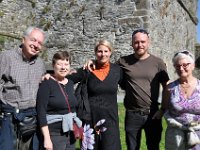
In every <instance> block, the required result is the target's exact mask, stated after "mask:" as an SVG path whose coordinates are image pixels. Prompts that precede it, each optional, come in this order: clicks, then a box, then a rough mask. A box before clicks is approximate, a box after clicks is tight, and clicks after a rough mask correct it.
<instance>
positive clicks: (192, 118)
mask: <svg viewBox="0 0 200 150" xmlns="http://www.w3.org/2000/svg"><path fill="white" fill-rule="evenodd" d="M169 87H170V93H171V96H170V102H169V113H170V115H171V117H173V118H174V119H175V120H176V121H178V122H180V123H182V124H184V125H187V124H189V123H191V122H196V121H198V122H200V80H198V81H197V86H196V88H195V90H194V91H193V93H192V95H191V96H190V97H188V98H185V97H184V93H183V92H182V91H181V88H180V84H179V81H178V80H176V81H174V82H172V83H170V86H169Z"/></svg>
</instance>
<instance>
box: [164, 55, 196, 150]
mask: <svg viewBox="0 0 200 150" xmlns="http://www.w3.org/2000/svg"><path fill="white" fill-rule="evenodd" d="M172 62H173V65H174V68H175V70H176V73H177V75H178V76H179V78H178V79H177V80H175V81H173V82H171V83H170V84H169V85H168V88H167V91H166V98H167V99H166V101H164V103H163V104H164V105H163V106H164V107H165V108H166V113H165V115H164V116H165V119H166V121H167V123H168V127H167V130H166V138H165V140H166V141H165V142H166V143H165V148H166V150H197V149H198V150H199V149H200V140H199V137H200V80H198V79H197V78H195V77H194V76H193V73H192V72H193V70H194V68H195V63H194V57H193V55H192V54H191V53H190V52H189V51H181V52H178V53H176V54H175V55H174V57H173V59H172Z"/></svg>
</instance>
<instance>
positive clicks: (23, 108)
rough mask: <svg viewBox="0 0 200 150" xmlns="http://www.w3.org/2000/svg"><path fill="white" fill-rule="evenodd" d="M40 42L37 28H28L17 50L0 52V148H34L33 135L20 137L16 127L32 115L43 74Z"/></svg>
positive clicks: (33, 115)
mask: <svg viewBox="0 0 200 150" xmlns="http://www.w3.org/2000/svg"><path fill="white" fill-rule="evenodd" d="M44 42H45V33H44V32H43V31H42V30H41V29H39V28H36V27H29V28H28V29H27V30H26V32H25V33H24V36H23V39H22V44H21V46H20V47H19V49H16V50H7V51H3V52H1V53H0V115H1V117H0V123H1V126H0V147H1V150H13V149H20V150H28V149H31V150H32V149H34V147H35V148H36V149H38V147H37V146H36V145H35V143H34V142H33V141H32V140H33V139H35V136H34V135H35V134H34V133H33V134H31V135H30V136H26V137H24V135H21V134H19V132H18V131H19V130H18V127H19V123H20V122H22V121H23V119H24V118H26V119H27V118H28V119H30V120H31V119H34V117H35V115H36V111H35V105H36V95H37V90H38V86H39V82H40V80H41V77H42V75H44V73H45V66H44V63H43V61H42V60H41V59H40V58H39V57H38V54H39V52H41V49H42V46H43V44H44ZM17 138H18V140H17ZM18 142H19V143H18Z"/></svg>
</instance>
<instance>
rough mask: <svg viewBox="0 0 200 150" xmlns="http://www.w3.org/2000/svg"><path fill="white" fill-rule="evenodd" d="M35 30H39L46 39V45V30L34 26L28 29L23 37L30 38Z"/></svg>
mask: <svg viewBox="0 0 200 150" xmlns="http://www.w3.org/2000/svg"><path fill="white" fill-rule="evenodd" d="M33 30H39V31H40V32H41V33H42V34H43V35H44V37H45V41H44V43H45V42H46V36H47V35H46V33H45V32H44V30H42V29H40V28H38V27H34V26H30V27H28V28H27V29H26V31H25V32H24V33H23V37H27V36H29V34H30V33H31V32H32V31H33Z"/></svg>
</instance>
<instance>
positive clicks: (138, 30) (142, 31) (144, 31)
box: [132, 29, 149, 37]
mask: <svg viewBox="0 0 200 150" xmlns="http://www.w3.org/2000/svg"><path fill="white" fill-rule="evenodd" d="M138 32H140V33H144V34H146V35H147V36H149V33H148V32H147V31H146V30H144V29H137V30H135V31H133V33H132V37H133V36H134V35H135V34H136V33H138Z"/></svg>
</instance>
